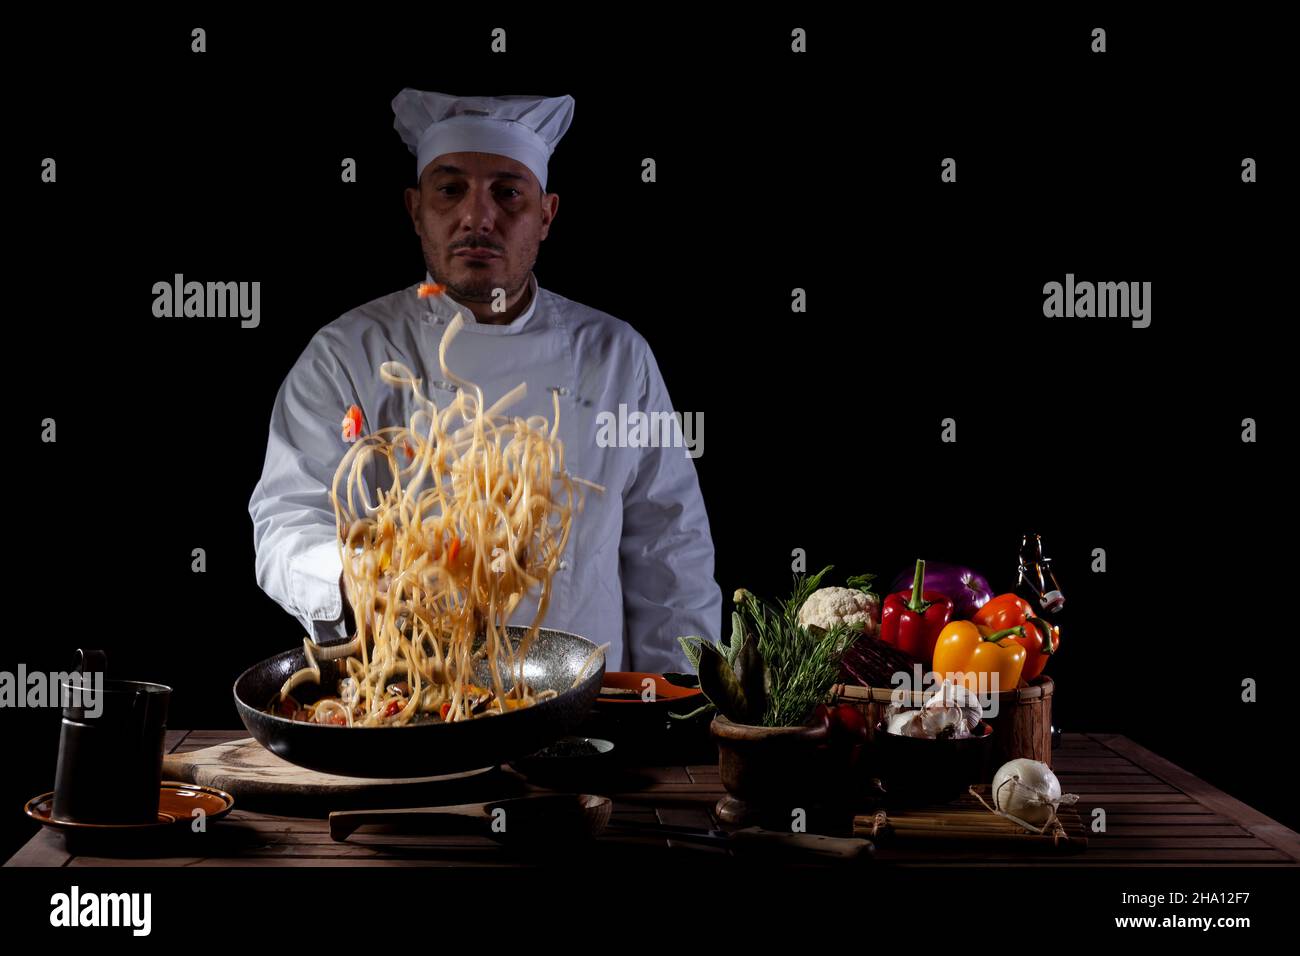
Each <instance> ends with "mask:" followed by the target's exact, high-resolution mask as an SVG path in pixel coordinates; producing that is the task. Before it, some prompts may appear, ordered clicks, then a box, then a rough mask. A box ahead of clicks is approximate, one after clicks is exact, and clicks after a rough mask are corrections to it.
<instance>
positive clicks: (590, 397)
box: [249, 89, 722, 672]
mask: <svg viewBox="0 0 1300 956" xmlns="http://www.w3.org/2000/svg"><path fill="white" fill-rule="evenodd" d="M573 107H574V100H573V98H572V97H571V96H559V97H536V96H499V97H486V96H474V97H461V96H451V95H447V94H443V93H429V92H423V91H420V90H413V89H404V90H402V91H401V92H400V93H399V94H398V95H397V96H396V98H395V99H394V100H393V112H394V114H395V116H396V119H395V121H394V126H395V128H396V129H397V132H398V133H399V134H400V136H401V138H402V141H403V142H404V143H405V144H406V145H407V147H409V148H410V150H411V152H412V153H414V154H415V157H416V177H417V182H416V185H415V186H414V187H413V188H410V189H407V190H406V193H405V199H406V208H407V210H408V212H409V213H410V216H411V222H412V224H413V225H414V228H415V233H416V235H417V236H419V239H420V246H421V249H422V250H423V253H424V261H425V265H426V267H427V273H426V274H425V276H424V277H423V279H422V280H421V281H418V282H413V283H412V284H411V285H409V286H407V287H406V288H404V289H401V290H399V291H397V292H394V293H392V294H390V295H385V296H382V297H380V298H378V299H375V300H374V301H372V302H368V303H366V304H365V305H362V306H359V307H357V308H355V309H352V310H351V311H349V312H347V313H345V314H343V315H342V316H340V317H339V318H338V319H336V320H334V321H333V322H331V323H329V324H328V325H326V326H325V327H324V328H322V329H321V330H320V331H318V332H317V333H316V335H315V336H314V337H313V338H312V340H311V342H310V343H309V344H308V346H307V348H306V350H305V351H304V352H303V354H302V355H301V356H300V357H299V359H298V361H297V362H296V363H295V364H294V366H293V368H292V369H291V370H290V371H289V374H288V377H287V378H286V379H285V381H284V384H283V385H282V386H281V388H280V392H279V395H278V396H277V398H276V402H275V407H274V408H273V409H272V412H271V426H270V437H269V439H268V442H267V450H266V462H265V465H264V467H263V470H262V476H261V479H260V480H259V481H258V483H257V486H256V488H254V490H253V496H252V500H251V501H250V502H249V513H250V514H251V515H252V519H253V543H254V547H255V550H256V571H257V582H258V584H259V585H261V587H262V588H263V589H264V590H265V591H266V592H267V594H269V595H270V596H271V597H272V598H274V599H275V600H276V601H277V602H278V603H279V604H280V605H281V606H282V607H283V608H284V609H285V610H287V611H288V612H289V613H290V614H292V615H294V616H295V617H296V618H297V619H298V620H299V621H301V622H302V625H303V627H304V628H306V629H307V632H308V634H310V635H311V636H312V637H313V638H314V639H315V640H316V641H318V642H328V641H333V640H339V639H342V638H345V637H347V636H350V634H351V633H352V632H353V631H352V626H353V625H352V621H351V609H350V608H348V607H346V598H345V595H344V591H343V586H342V565H341V563H340V560H339V549H338V544H337V542H336V540H335V530H334V529H335V519H334V510H333V505H332V503H331V501H330V497H329V489H330V486H331V484H332V482H333V477H334V471H335V469H336V468H337V466H338V464H339V461H340V459H341V458H342V456H343V454H344V453H345V452H346V451H347V448H348V445H347V442H346V439H345V436H344V434H343V429H342V428H341V423H342V421H343V418H344V415H345V413H346V411H347V409H348V408H349V407H350V406H352V405H356V406H358V407H359V408H360V410H361V413H362V422H363V427H362V432H363V433H369V432H371V431H375V430H377V429H379V428H383V427H387V426H390V425H404V424H406V423H407V422H408V421H409V419H410V416H411V413H412V412H413V411H414V410H415V409H414V407H413V404H412V399H411V396H410V392H409V390H405V389H401V388H397V387H394V386H392V385H390V384H387V383H385V382H384V381H382V380H381V379H380V377H379V374H378V369H379V366H380V364H381V363H383V362H385V361H398V362H401V363H403V364H405V365H406V366H408V367H409V368H410V369H412V370H413V371H414V373H415V375H417V376H419V377H420V378H421V379H422V380H423V385H424V388H425V391H426V393H427V394H428V395H429V397H430V398H431V399H432V400H433V401H435V402H437V403H438V405H439V407H442V406H445V405H446V404H447V403H448V402H450V401H451V400H452V399H453V398H454V397H455V388H456V386H455V384H454V383H452V382H448V381H444V380H443V379H444V376H443V374H442V372H441V369H440V368H439V365H438V344H439V342H440V341H441V339H442V336H443V333H444V332H445V330H446V329H447V326H448V323H450V322H451V320H452V318H453V317H454V316H455V315H456V314H457V313H459V314H460V316H461V318H462V321H463V322H464V323H465V326H464V329H463V330H462V331H461V333H460V334H459V336H458V337H456V339H455V340H454V341H453V342H452V344H451V346H450V348H449V350H448V354H447V364H448V367H449V368H450V369H451V371H453V372H454V373H455V375H456V376H458V377H459V378H461V379H465V380H468V381H470V382H473V383H475V384H477V385H479V386H481V387H482V389H483V395H484V397H485V399H486V401H487V402H488V403H489V404H491V402H492V401H494V400H495V399H496V398H498V397H500V396H501V395H503V394H504V393H505V392H507V391H509V390H510V389H511V388H513V387H514V386H516V385H518V384H519V383H520V382H524V383H526V386H527V394H526V396H525V398H524V399H523V400H521V401H520V402H519V403H518V404H516V405H514V406H512V407H511V409H510V414H511V415H520V416H524V417H527V416H530V415H544V416H546V418H547V420H548V421H550V420H551V419H553V418H554V417H555V415H554V405H553V401H554V399H553V397H552V394H553V393H554V394H556V395H558V396H559V401H560V416H559V417H560V423H559V436H560V438H561V439H562V440H563V442H564V449H565V466H566V468H567V470H568V471H569V473H570V474H572V475H575V476H577V477H580V478H585V479H587V480H588V481H592V482H595V483H596V484H599V485H601V486H603V487H604V492H603V493H601V492H596V491H588V492H587V493H586V496H585V502H584V505H583V509H582V511H581V512H580V513H578V514H577V515H575V517H574V519H573V530H572V533H571V536H570V539H569V544H568V548H567V549H566V551H565V554H564V557H563V560H562V562H561V563H560V565H559V570H558V572H557V573H556V574H555V576H554V578H553V582H552V596H551V603H550V607H549V608H548V611H547V614H546V618H545V620H544V624H545V626H548V627H554V628H558V629H561V630H565V631H572V632H574V633H576V634H581V635H582V636H584V637H586V638H588V639H590V640H591V641H594V642H595V643H597V644H603V643H605V642H609V644H610V645H611V647H610V650H609V654H608V657H607V667H608V668H609V669H610V670H635V671H650V672H662V671H680V670H682V669H684V666H685V659H684V656H683V655H682V653H681V650H680V647H679V645H678V643H677V638H678V637H679V636H683V635H699V636H702V637H706V638H709V639H710V640H716V639H717V638H718V636H719V633H720V630H721V617H722V596H721V592H720V590H719V588H718V585H717V583H716V582H715V581H714V579H713V558H714V552H713V539H712V537H711V535H710V533H709V520H708V516H707V514H706V513H705V509H704V501H703V499H702V498H701V495H700V488H699V482H698V480H697V478H696V474H695V465H694V459H693V458H692V457H691V454H692V453H691V451H690V449H688V448H685V447H682V445H681V444H680V443H673V442H667V441H658V442H654V443H647V442H645V441H637V440H635V438H636V434H634V435H633V436H632V439H630V440H629V439H628V436H627V435H626V430H624V433H621V434H622V439H623V440H620V441H610V434H611V431H612V430H611V429H609V428H603V429H602V428H601V427H600V424H599V423H600V422H601V421H602V420H605V421H608V419H609V416H610V415H619V414H620V406H623V407H624V408H623V411H624V412H625V413H628V412H634V411H640V412H644V413H647V414H651V415H652V414H654V413H665V412H671V411H672V409H673V406H672V402H671V401H670V400H669V397H668V390H667V388H666V387H665V386H664V380H663V377H662V376H661V375H660V373H659V367H658V365H657V364H656V362H655V357H654V354H653V353H652V352H651V351H650V347H649V345H648V344H647V343H646V340H645V339H644V338H643V337H642V336H641V335H640V334H639V333H638V332H637V331H636V330H635V329H633V328H632V327H631V326H630V325H628V324H627V323H626V322H623V321H621V320H619V319H616V318H614V317H613V316H611V315H608V314H606V313H604V312H601V311H599V310H597V309H593V308H590V307H588V306H585V305H582V304H580V303H578V302H574V301H573V300H572V299H567V298H565V297H564V296H561V295H557V294H556V293H554V292H550V291H547V290H546V289H543V288H542V287H541V286H540V285H539V284H538V282H537V277H536V275H534V273H533V266H534V265H535V263H536V261H537V253H538V248H539V246H540V244H541V243H542V242H543V241H544V240H545V239H546V236H547V234H548V232H549V230H550V227H551V224H552V222H554V220H555V215H556V212H557V210H558V208H559V203H560V197H559V196H558V195H557V194H555V193H548V192H546V170H547V163H548V161H549V159H550V156H551V154H552V152H553V151H554V149H555V146H556V144H557V143H558V142H559V140H560V138H561V137H562V136H563V135H564V133H565V131H566V130H567V129H568V128H569V124H570V122H571V121H572V118H573ZM426 283H428V284H436V286H441V287H442V291H440V292H437V293H434V294H429V292H430V290H429V288H428V286H426V285H425V284H426ZM422 286H423V287H424V288H423V291H424V292H425V295H424V296H421V295H420V292H421V288H422ZM602 413H603V414H602ZM659 420H660V421H663V420H665V419H663V418H662V415H661V416H660V417H659ZM665 431H667V430H665ZM677 434H678V435H680V430H678V432H677ZM642 437H644V436H642ZM536 607H537V602H536V595H531V596H529V597H528V598H527V599H525V600H524V601H523V602H521V604H520V606H519V608H518V609H517V610H516V612H515V614H514V616H513V617H512V618H511V620H510V623H513V624H528V623H529V622H531V620H532V617H533V614H534V613H535V611H536Z"/></svg>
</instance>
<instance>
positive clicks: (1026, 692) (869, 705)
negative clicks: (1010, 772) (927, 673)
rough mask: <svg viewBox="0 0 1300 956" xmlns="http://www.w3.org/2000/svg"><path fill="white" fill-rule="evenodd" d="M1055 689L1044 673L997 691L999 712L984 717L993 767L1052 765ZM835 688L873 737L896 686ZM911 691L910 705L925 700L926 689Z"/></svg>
mask: <svg viewBox="0 0 1300 956" xmlns="http://www.w3.org/2000/svg"><path fill="white" fill-rule="evenodd" d="M1052 691H1053V684H1052V679H1051V678H1050V677H1048V676H1047V675H1043V676H1042V677H1039V678H1037V679H1036V680H1034V681H1032V682H1030V683H1029V684H1026V685H1024V686H1022V687H1017V688H1016V689H1015V690H1009V691H1003V692H1002V693H1001V694H998V715H997V716H996V717H985V719H986V720H987V721H988V722H989V724H990V725H991V726H992V727H993V769H994V770H996V769H997V768H998V767H1000V766H1002V764H1004V763H1006V762H1007V761H1008V760H1014V759H1015V758H1017V757H1029V758H1030V759H1032V760H1041V761H1042V762H1043V763H1045V764H1047V765H1048V766H1049V767H1050V766H1051V764H1052ZM832 692H833V693H834V695H835V700H836V702H837V703H849V704H852V705H853V706H855V707H857V708H858V709H859V710H860V711H862V713H863V714H864V715H865V716H866V718H867V733H868V734H870V735H871V736H872V737H873V738H874V736H875V732H876V724H878V723H880V722H881V721H883V720H884V719H885V710H886V709H887V708H888V707H889V703H890V699H891V697H892V695H893V693H894V688H892V687H862V686H859V685H856V684H836V685H835V687H834V689H833V691H832ZM909 693H910V695H911V701H910V704H909V706H912V707H920V706H922V705H923V704H924V703H925V697H926V696H927V695H926V694H925V693H924V692H922V691H910V692H909ZM930 693H931V694H932V693H933V691H930Z"/></svg>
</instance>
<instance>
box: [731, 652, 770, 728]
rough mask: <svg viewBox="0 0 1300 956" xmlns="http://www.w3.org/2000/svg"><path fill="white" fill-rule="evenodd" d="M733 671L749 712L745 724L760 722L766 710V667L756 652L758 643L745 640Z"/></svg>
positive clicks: (761, 657)
mask: <svg viewBox="0 0 1300 956" xmlns="http://www.w3.org/2000/svg"><path fill="white" fill-rule="evenodd" d="M735 671H736V679H737V680H738V681H740V689H741V690H742V691H743V692H744V694H745V704H746V707H747V708H748V711H749V720H748V721H747V722H748V723H754V722H755V721H759V720H762V718H763V712H764V711H765V710H766V709H767V692H766V689H765V688H766V685H767V683H768V678H767V666H766V665H765V664H764V662H763V655H762V654H760V653H759V652H758V641H756V640H755V639H754V638H753V637H749V638H747V639H746V640H745V642H744V643H743V644H742V645H741V646H740V653H739V654H738V655H737V657H736V664H735Z"/></svg>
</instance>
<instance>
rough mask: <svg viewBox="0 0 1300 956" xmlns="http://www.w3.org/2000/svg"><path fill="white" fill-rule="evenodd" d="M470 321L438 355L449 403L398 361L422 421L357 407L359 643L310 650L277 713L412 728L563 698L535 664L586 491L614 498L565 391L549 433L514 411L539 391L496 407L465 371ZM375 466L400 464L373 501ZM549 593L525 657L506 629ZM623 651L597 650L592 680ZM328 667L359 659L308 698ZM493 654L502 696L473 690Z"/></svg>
mask: <svg viewBox="0 0 1300 956" xmlns="http://www.w3.org/2000/svg"><path fill="white" fill-rule="evenodd" d="M463 325H464V323H463V319H462V317H461V316H460V315H459V314H457V315H456V317H455V318H454V319H453V320H452V322H451V323H450V325H449V326H448V328H447V330H446V332H445V334H444V335H443V338H442V341H441V343H440V344H439V347H438V363H439V366H440V367H441V369H442V374H443V376H444V377H445V378H446V379H447V380H448V381H451V382H453V383H455V384H456V386H457V391H456V397H455V398H454V399H453V400H452V401H451V402H450V403H449V404H448V405H447V406H446V407H445V408H441V409H440V408H438V406H437V405H436V403H435V402H434V401H432V400H431V399H430V398H429V397H427V396H426V395H425V394H424V392H423V391H422V389H421V383H420V380H419V379H417V378H416V377H415V376H414V374H413V373H412V372H411V370H410V369H408V368H407V367H406V366H404V365H402V364H400V363H397V362H385V363H384V364H383V365H381V366H380V369H379V374H380V376H381V378H382V379H383V380H384V381H385V382H387V383H389V384H391V385H394V386H398V387H402V388H409V389H410V391H411V395H412V398H413V406H414V408H415V411H414V412H413V413H412V415H411V418H410V420H409V421H408V423H407V424H406V425H405V426H394V427H388V428H381V429H379V430H378V431H375V432H374V433H372V434H369V435H364V436H362V435H361V434H360V431H361V429H360V426H361V421H360V412H359V410H356V409H355V406H354V407H353V409H351V410H349V417H348V418H345V420H344V437H345V438H348V437H355V438H356V441H355V444H353V446H352V447H351V448H350V449H349V450H348V452H347V453H346V454H345V455H344V456H343V460H342V461H341V462H340V463H339V466H338V469H337V470H336V471H335V474H334V480H333V484H332V487H331V490H330V498H331V501H332V502H333V505H334V514H335V519H336V524H337V530H338V543H339V555H340V558H341V560H342V562H343V582H344V589H345V591H346V594H347V598H348V600H349V602H350V604H351V606H352V608H353V609H354V612H355V617H356V634H355V636H354V637H353V639H352V641H350V642H349V643H347V644H345V645H341V646H340V647H331V648H320V647H317V646H316V645H314V644H313V643H312V642H311V641H310V639H308V640H305V641H304V645H305V647H306V652H307V666H306V667H304V668H303V669H301V670H299V671H298V672H297V673H295V674H293V675H292V676H291V677H290V678H289V679H288V680H287V681H286V682H285V683H284V686H283V687H282V688H281V692H280V696H279V699H278V700H277V701H275V702H274V704H273V707H272V709H273V711H274V712H275V713H278V714H281V715H283V716H288V717H292V718H294V719H298V720H308V721H313V722H317V723H333V724H343V725H346V726H385V725H397V726H400V725H404V724H409V723H411V722H412V721H415V722H425V721H438V720H442V721H448V722H455V721H461V720H468V719H471V718H475V717H480V716H486V715H490V714H501V713H504V712H507V711H511V710H515V709H517V708H521V707H528V706H530V705H532V704H535V703H539V702H541V701H544V700H547V699H549V698H550V697H554V696H556V694H557V692H556V691H555V690H553V689H550V690H542V691H538V690H536V689H535V688H532V687H530V686H528V685H527V684H526V683H525V681H524V679H523V667H522V664H523V660H524V658H525V656H526V654H527V651H528V647H529V645H530V644H531V643H532V641H533V640H534V639H535V638H536V636H537V633H538V629H539V627H540V626H541V622H542V619H543V618H544V617H545V615H546V611H547V607H548V605H549V603H550V598H551V580H552V577H553V575H554V574H555V572H556V570H557V568H558V566H559V562H560V557H561V555H562V554H563V552H564V549H565V546H566V545H567V543H568V540H569V534H570V531H571V528H572V522H573V518H574V515H575V514H576V513H577V512H578V511H579V510H580V508H581V505H582V496H583V493H584V490H585V489H586V488H591V489H595V490H597V491H601V490H603V489H602V488H601V487H600V486H599V485H595V484H593V483H591V482H587V481H584V480H583V479H580V478H576V477H574V476H572V475H570V474H568V472H567V471H566V470H565V466H564V446H563V443H562V442H561V441H560V440H559V439H558V437H557V433H558V428H559V415H560V404H559V398H558V395H556V396H553V403H554V404H553V408H554V419H553V420H552V421H551V422H549V423H548V422H547V421H546V418H545V416H542V415H535V416H533V417H530V418H526V419H525V418H521V417H517V416H516V417H510V416H508V415H506V414H505V412H506V410H507V409H508V408H509V407H510V406H511V405H512V404H514V403H515V402H517V401H518V400H519V399H520V398H522V397H523V395H524V394H525V387H524V385H523V384H522V383H521V384H520V385H519V386H517V387H516V388H514V389H512V390H511V391H510V392H508V393H506V394H505V395H503V396H502V397H501V398H499V399H497V400H496V401H495V402H494V403H493V404H492V405H490V406H486V405H485V400H484V397H483V391H482V389H481V388H480V387H479V386H477V385H475V384H474V383H472V382H468V381H465V380H463V379H461V378H458V377H457V376H456V375H455V373H454V372H452V371H451V369H450V368H449V367H448V365H447V350H448V347H449V346H450V345H451V343H452V342H453V341H454V340H455V338H456V335H457V334H458V333H459V332H460V330H461V329H462V328H463ZM349 431H351V436H349ZM373 465H378V466H379V467H378V468H376V469H375V471H378V472H381V473H382V472H383V470H384V468H385V467H386V469H387V474H389V475H391V477H392V480H391V483H390V484H389V485H388V487H387V488H379V489H376V490H375V492H374V496H375V500H374V501H371V500H369V496H368V494H367V490H366V487H365V482H364V480H363V476H364V474H365V472H366V469H367V468H368V467H371V466H373ZM533 591H537V592H539V597H538V602H537V612H536V614H535V615H534V617H533V620H532V623H531V624H530V626H529V628H528V630H527V632H526V634H525V635H524V637H523V638H522V639H521V640H520V641H519V643H518V647H517V648H515V647H514V646H513V645H512V642H511V641H510V639H509V638H508V635H507V633H506V630H505V626H506V622H507V621H508V620H509V618H510V616H511V614H512V613H513V612H514V611H515V609H516V608H517V607H518V605H519V602H520V601H521V600H522V599H523V598H524V596H525V595H526V594H529V593H532V592H533ZM607 647H608V645H605V647H602V648H598V649H597V650H596V651H595V652H593V653H592V655H591V656H590V657H589V658H588V660H587V662H586V663H585V665H584V667H583V668H582V671H581V674H580V677H579V680H581V675H585V674H586V673H587V671H588V668H589V667H590V666H591V663H592V662H593V661H594V660H595V659H596V658H597V657H598V656H599V654H600V653H603V651H604V650H605V649H606V648H607ZM326 657H334V658H339V657H342V658H343V659H342V661H341V667H342V671H341V673H342V675H343V676H342V677H341V679H340V681H339V686H338V694H337V696H333V695H331V696H325V697H323V698H321V699H320V700H318V701H315V702H313V703H311V704H309V705H307V706H302V705H300V704H298V702H297V700H296V699H295V698H294V696H293V692H294V690H295V689H296V688H298V687H300V686H302V685H303V684H311V683H315V684H319V683H320V681H321V670H320V662H321V661H322V660H324V659H325V658H326ZM484 658H486V659H487V662H488V665H489V666H488V667H487V673H488V675H490V676H489V678H488V679H487V680H486V682H485V683H486V686H484V685H482V684H478V683H475V682H474V680H473V675H474V673H475V671H476V664H480V663H481V661H482V660H483V659H484ZM480 669H481V668H480ZM503 674H504V675H508V680H507V679H503V676H502V675H503ZM576 683H577V682H575V685H576Z"/></svg>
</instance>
